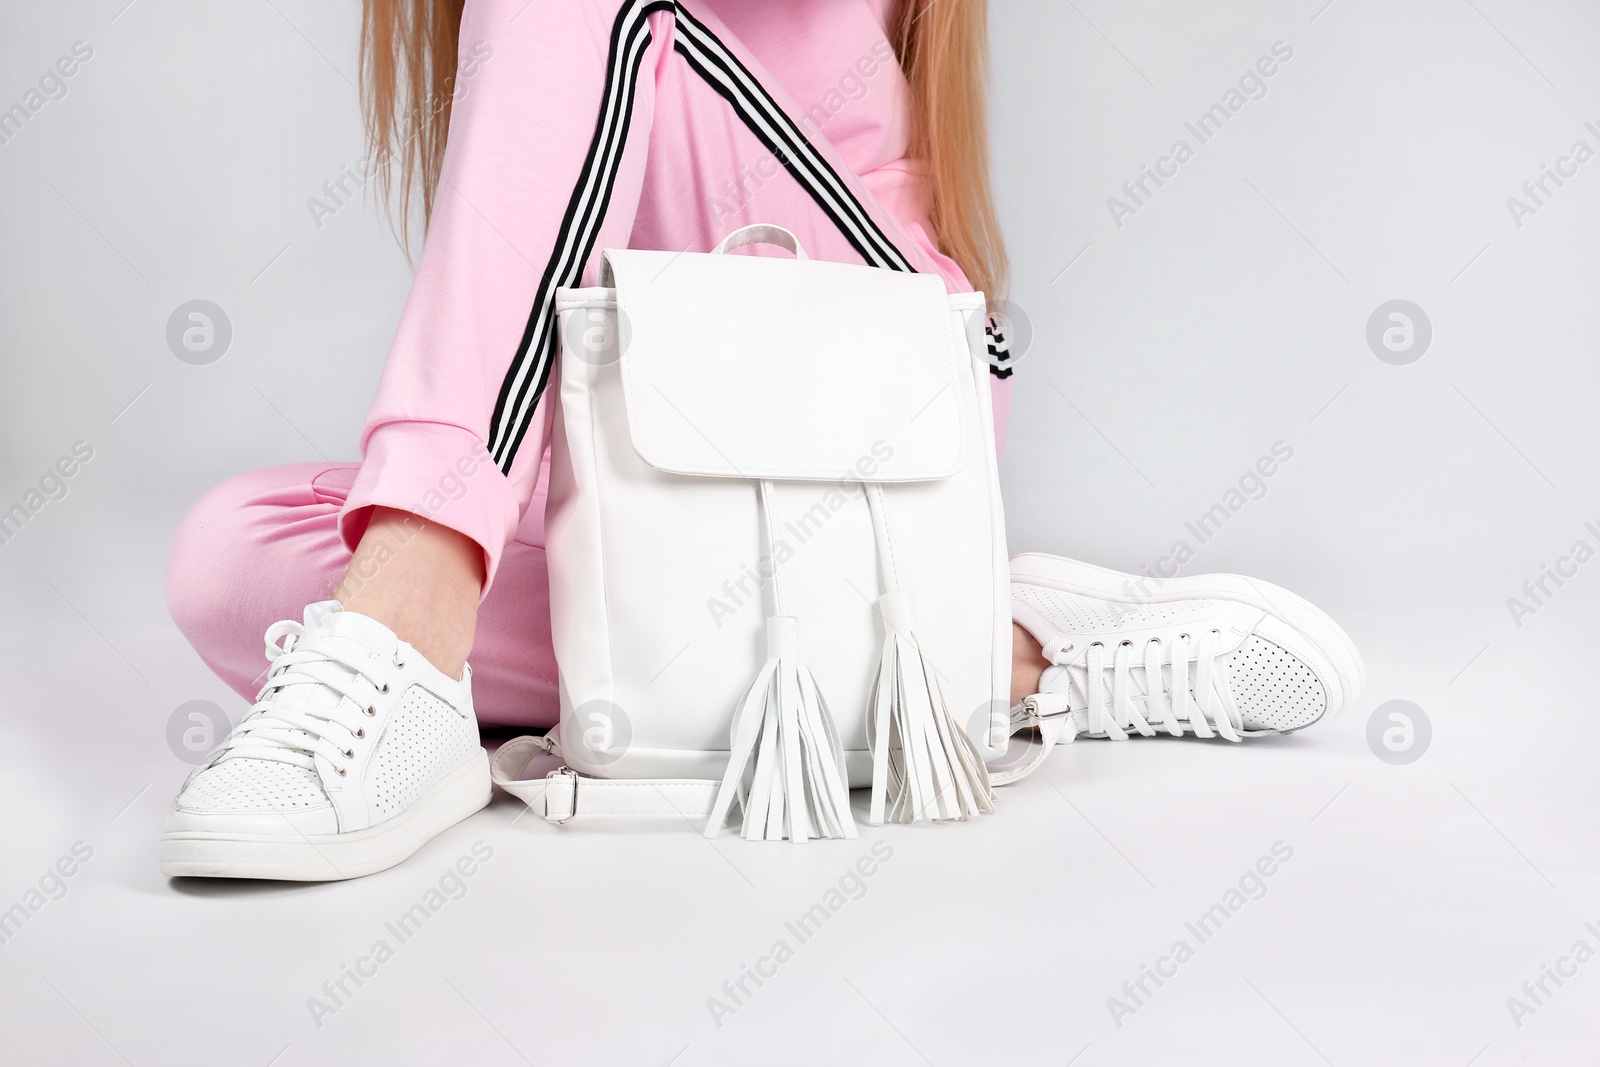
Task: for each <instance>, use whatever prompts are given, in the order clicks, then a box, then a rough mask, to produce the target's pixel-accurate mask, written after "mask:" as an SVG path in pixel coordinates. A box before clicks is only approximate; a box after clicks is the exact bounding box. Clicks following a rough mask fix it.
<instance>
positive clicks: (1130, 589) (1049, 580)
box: [1011, 552, 1367, 720]
mask: <svg viewBox="0 0 1600 1067" xmlns="http://www.w3.org/2000/svg"><path fill="white" fill-rule="evenodd" d="M1011 580H1012V581H1013V582H1022V583H1024V584H1027V585H1042V586H1046V587H1048V588H1051V589H1060V590H1062V591H1063V592H1067V593H1077V594H1079V595H1081V596H1090V597H1094V598H1096V599H1097V600H1110V601H1115V602H1117V603H1122V604H1164V603H1168V602H1170V601H1173V600H1193V599H1201V600H1231V601H1233V602H1235V603H1239V604H1248V605H1250V606H1251V607H1253V608H1257V609H1259V610H1261V611H1264V612H1266V613H1267V614H1268V615H1271V616H1272V617H1273V618H1275V619H1278V620H1279V621H1280V622H1282V623H1284V624H1285V625H1287V626H1291V627H1293V628H1294V629H1295V630H1297V631H1299V632H1300V633H1302V634H1304V635H1305V637H1306V639H1307V640H1308V641H1310V642H1311V643H1312V644H1313V645H1315V646H1316V647H1317V651H1319V652H1321V653H1322V654H1323V655H1324V656H1326V657H1327V659H1328V662H1329V663H1331V664H1333V669H1334V671H1335V673H1337V674H1338V676H1339V686H1340V688H1342V689H1343V690H1344V700H1343V701H1341V703H1340V706H1339V707H1337V708H1333V709H1330V713H1329V714H1327V715H1325V716H1324V717H1323V719H1324V720H1326V719H1331V718H1334V717H1335V716H1337V715H1338V714H1339V712H1340V711H1342V710H1343V709H1344V708H1347V707H1350V706H1351V705H1352V704H1354V703H1355V702H1356V700H1357V699H1358V698H1359V697H1360V696H1361V690H1362V688H1363V687H1364V686H1365V685H1366V680H1367V672H1366V668H1365V667H1363V666H1362V664H1361V653H1359V652H1358V651H1356V646H1355V642H1354V641H1351V640H1350V636H1349V635H1348V634H1346V633H1345V632H1344V630H1343V629H1341V628H1340V626H1339V624H1338V623H1336V622H1334V621H1333V620H1332V619H1331V618H1329V617H1328V615H1327V613H1325V612H1324V611H1322V609H1320V608H1318V607H1317V606H1316V605H1315V604H1313V603H1311V602H1310V601H1309V600H1306V599H1305V598H1304V597H1299V596H1296V595H1295V594H1293V593H1291V592H1289V591H1288V590H1287V589H1282V588H1280V587H1278V586H1276V585H1273V584H1272V583H1270V582H1263V581H1261V580H1260V579H1257V578H1247V577H1245V576H1244V575H1242V574H1196V575H1193V576H1191V577H1185V578H1145V577H1141V576H1140V575H1136V574H1124V573H1123V572H1121V571H1113V570H1108V569H1107V568H1105V567H1096V566H1095V565H1094V564H1092V563H1082V562H1079V561H1078V560H1075V559H1063V558H1062V557H1060V556H1048V555H1045V554H1043V553H1039V552H1024V553H1023V554H1022V555H1020V556H1017V557H1016V558H1015V559H1013V560H1012V561H1011Z"/></svg>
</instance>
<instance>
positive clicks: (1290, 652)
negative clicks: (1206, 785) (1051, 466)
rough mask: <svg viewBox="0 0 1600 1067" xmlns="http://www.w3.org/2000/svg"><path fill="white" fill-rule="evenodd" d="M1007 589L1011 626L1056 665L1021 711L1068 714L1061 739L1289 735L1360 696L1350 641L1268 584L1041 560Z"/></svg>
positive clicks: (1030, 558)
mask: <svg viewBox="0 0 1600 1067" xmlns="http://www.w3.org/2000/svg"><path fill="white" fill-rule="evenodd" d="M1011 581H1012V586H1011V613H1012V618H1013V619H1015V620H1016V622H1017V623H1018V624H1019V625H1020V626H1022V627H1023V629H1025V630H1027V631H1028V632H1029V633H1030V634H1032V635H1033V637H1034V639H1035V640H1037V641H1038V642H1039V644H1040V645H1041V646H1043V650H1044V656H1045V658H1046V659H1048V660H1050V662H1051V664H1052V666H1050V667H1047V668H1045V671H1044V674H1043V676H1042V677H1041V678H1040V679H1039V689H1040V693H1039V694H1038V695H1036V696H1034V697H1029V698H1028V700H1027V701H1024V703H1023V708H1022V709H1019V714H1024V715H1025V714H1027V713H1032V714H1035V715H1040V716H1049V715H1063V716H1066V722H1065V723H1064V724H1063V726H1062V727H1061V728H1060V739H1061V740H1062V741H1071V740H1072V739H1073V738H1074V737H1077V736H1079V735H1084V736H1088V737H1104V738H1111V739H1113V740H1117V741H1122V740H1126V739H1127V738H1128V737H1130V736H1132V735H1134V734H1138V735H1142V736H1145V737H1149V736H1152V735H1154V734H1156V733H1157V732H1162V733H1167V734H1172V735H1174V736H1183V734H1184V733H1186V732H1188V733H1193V734H1195V735H1196V736H1199V737H1224V738H1227V739H1228V740H1229V741H1238V740H1240V739H1242V738H1244V737H1250V736H1255V735H1260V734H1278V733H1290V732H1292V731H1295V730H1299V729H1302V728H1304V727H1306V726H1310V725H1311V724H1312V723H1315V722H1320V721H1322V720H1323V719H1325V718H1330V717H1332V716H1333V715H1336V714H1337V713H1338V712H1339V711H1341V710H1343V709H1344V708H1346V707H1348V706H1349V705H1351V704H1353V703H1355V700H1356V698H1357V697H1358V696H1360V693H1361V686H1362V683H1363V681H1364V672H1363V670H1362V666H1361V657H1360V655H1359V653H1357V652H1356V647H1355V645H1354V644H1353V643H1352V642H1351V641H1350V638H1349V637H1347V636H1346V635H1345V632H1344V631H1343V630H1341V629H1340V628H1339V626H1338V624H1337V623H1335V622H1334V621H1333V620H1332V619H1330V618H1328V616H1327V615H1325V614H1323V613H1322V612H1321V611H1319V610H1317V608H1315V607H1313V606H1312V605H1311V604H1310V603H1308V602H1307V601H1305V600H1302V599H1301V598H1300V597H1297V596H1295V595H1294V594H1293V593H1290V592H1288V591H1287V590H1284V589H1280V588H1278V587H1277V586H1275V585H1269V584H1268V583H1266V582H1262V581H1257V580H1255V579H1253V578H1245V577H1243V576H1240V575H1234V574H1203V575H1197V576H1195V577H1192V578H1172V579H1167V580H1161V579H1155V578H1141V577H1138V576H1137V575H1131V574H1122V573H1120V572H1118V571H1112V570H1106V569H1105V568H1102V567H1095V566H1091V565H1090V564H1087V563H1079V562H1077V561H1076V560H1070V559H1063V558H1061V557H1059V556H1046V555H1040V554H1036V553H1028V554H1025V555H1021V556H1018V557H1017V558H1016V559H1013V560H1012V561H1011ZM1152 683H1153V684H1152ZM1030 701H1031V702H1032V704H1031V705H1030V704H1029V702H1030Z"/></svg>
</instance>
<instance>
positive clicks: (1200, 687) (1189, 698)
mask: <svg viewBox="0 0 1600 1067" xmlns="http://www.w3.org/2000/svg"><path fill="white" fill-rule="evenodd" d="M1221 636H1222V634H1221V631H1219V630H1211V631H1209V632H1202V633H1201V634H1200V635H1199V637H1198V638H1196V637H1192V636H1191V635H1189V634H1187V633H1184V634H1179V635H1178V636H1177V637H1176V638H1175V639H1171V640H1168V641H1163V640H1162V639H1161V638H1159V637H1151V638H1147V639H1146V640H1145V641H1144V642H1143V648H1142V649H1139V648H1136V647H1135V643H1134V642H1133V641H1131V640H1126V641H1122V642H1121V643H1120V644H1118V645H1117V646H1116V647H1115V648H1112V649H1110V650H1108V649H1107V648H1106V646H1105V644H1104V643H1103V642H1100V641H1095V642H1094V643H1092V644H1090V645H1089V646H1088V647H1087V648H1086V649H1084V670H1085V673H1086V677H1085V679H1084V695H1085V698H1086V700H1087V703H1088V707H1087V709H1086V710H1087V720H1088V722H1087V726H1088V732H1089V733H1104V734H1105V735H1106V736H1108V737H1112V738H1115V739H1116V740H1118V741H1123V740H1126V739H1127V737H1128V731H1130V730H1135V731H1137V732H1138V733H1140V734H1141V735H1143V736H1145V737H1152V736H1154V735H1155V733H1156V728H1157V727H1158V726H1159V727H1161V728H1163V729H1165V730H1166V731H1167V732H1168V733H1169V734H1171V735H1172V736H1174V737H1182V736H1183V732H1184V726H1185V724H1187V725H1188V727H1189V729H1191V730H1193V731H1194V733H1195V736H1197V737H1217V736H1219V735H1220V736H1221V737H1224V738H1227V739H1228V740H1229V741H1238V740H1239V739H1240V735H1239V730H1240V729H1241V728H1242V726H1243V719H1242V718H1241V717H1240V715H1239V709H1238V708H1237V707H1236V706H1235V704H1234V702H1233V694H1232V692H1231V691H1230V689H1229V687H1228V668H1227V664H1226V663H1225V662H1224V660H1223V656H1222V655H1221V654H1220V653H1219V651H1218V644H1219V643H1220V642H1219V639H1220V638H1221ZM1070 648H1071V646H1070V645H1069V646H1067V650H1070ZM1163 666H1170V667H1171V671H1172V674H1171V679H1170V681H1167V680H1165V679H1164V678H1163V672H1162V667H1163ZM1191 669H1192V671H1193V679H1192V684H1191V677H1190V673H1191ZM1135 670H1138V671H1140V672H1141V673H1142V675H1143V679H1142V680H1143V682H1144V695H1145V707H1144V710H1143V711H1142V712H1141V711H1140V709H1139V708H1138V706H1137V705H1136V704H1135V703H1134V696H1135V695H1136V691H1135V680H1134V677H1133V672H1134V671H1135Z"/></svg>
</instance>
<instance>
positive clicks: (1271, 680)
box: [1228, 635, 1328, 730]
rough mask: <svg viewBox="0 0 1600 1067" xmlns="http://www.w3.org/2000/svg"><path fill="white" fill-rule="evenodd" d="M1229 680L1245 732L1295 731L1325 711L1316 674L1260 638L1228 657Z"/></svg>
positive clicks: (1325, 697)
mask: <svg viewBox="0 0 1600 1067" xmlns="http://www.w3.org/2000/svg"><path fill="white" fill-rule="evenodd" d="M1228 679H1229V684H1230V686H1231V687H1232V689H1233V696H1234V700H1235V701H1236V702H1237V704H1238V708H1239V715H1240V717H1241V718H1243V720H1244V725H1245V729H1247V730H1296V729H1299V728H1300V727H1302V726H1307V725H1310V724H1311V723H1313V722H1316V721H1317V720H1318V719H1319V718H1321V717H1322V715H1323V713H1324V712H1325V711H1327V709H1328V693H1327V691H1326V690H1325V689H1324V688H1323V687H1322V683H1321V682H1320V681H1318V680H1317V675H1316V672H1314V671H1313V670H1312V669H1311V668H1310V667H1308V666H1306V665H1305V664H1304V663H1302V662H1301V661H1300V659H1299V658H1298V657H1296V656H1295V655H1294V654H1293V653H1291V652H1288V651H1287V650H1285V649H1283V648H1281V647H1279V646H1278V645H1275V644H1273V643H1272V642H1271V641H1267V640H1264V639H1263V638H1260V637H1256V636H1253V635H1252V636H1251V637H1250V639H1249V640H1248V641H1246V642H1245V643H1244V644H1243V645H1240V646H1239V648H1238V649H1237V650H1236V651H1235V652H1234V653H1233V654H1232V655H1230V656H1229V657H1228Z"/></svg>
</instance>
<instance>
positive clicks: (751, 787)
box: [705, 615, 856, 841]
mask: <svg viewBox="0 0 1600 1067" xmlns="http://www.w3.org/2000/svg"><path fill="white" fill-rule="evenodd" d="M797 621H798V620H796V619H795V618H794V617H793V616H790V615H774V616H771V617H770V618H768V619H767V661H766V663H764V664H763V665H762V667H761V670H760V671H759V672H758V673H757V675H756V679H755V681H754V682H753V683H752V684H751V686H750V689H749V691H748V692H747V693H746V694H745V697H744V699H743V700H742V701H741V702H740V704H739V709H738V711H737V712H735V714H734V717H733V726H732V729H731V738H730V744H729V746H728V747H729V752H728V769H727V771H726V772H725V773H724V774H723V777H722V784H721V786H720V787H719V788H718V790H717V799H716V803H715V804H714V805H713V807H712V809H711V818H710V819H709V820H708V821H707V823H706V831H705V833H706V836H707V837H716V836H717V834H718V833H720V832H721V830H722V826H723V823H724V822H726V821H727V817H728V811H729V809H730V808H731V807H732V805H733V801H734V799H735V797H736V796H737V797H738V798H739V799H740V800H741V801H742V806H743V808H744V826H743V831H742V832H743V834H744V836H745V837H746V838H748V839H750V840H767V841H781V840H783V839H784V838H788V839H789V840H791V841H806V840H809V839H810V838H813V837H833V838H838V837H855V836H856V825H855V819H854V818H853V817H852V816H851V814H850V786H849V779H848V778H847V777H846V775H845V767H844V751H843V749H842V747H841V746H840V743H839V733H838V731H837V730H836V729H835V728H834V724H833V718H832V716H830V715H829V714H828V705H827V703H826V702H825V701H824V700H823V699H822V694H821V692H820V691H819V690H818V689H817V683H816V680H815V679H813V678H812V676H811V671H810V669H809V668H808V667H807V666H806V665H805V663H804V662H803V661H802V660H801V658H800V652H799V627H798V625H797Z"/></svg>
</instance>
